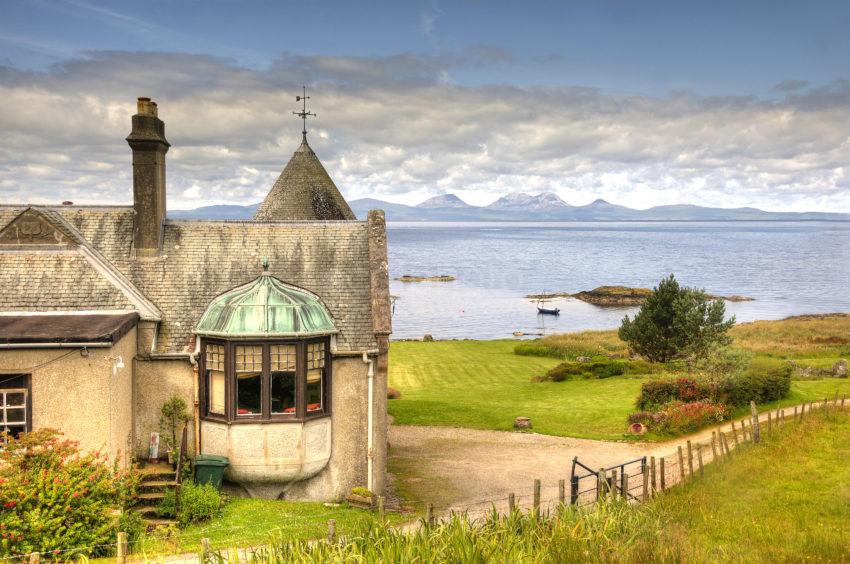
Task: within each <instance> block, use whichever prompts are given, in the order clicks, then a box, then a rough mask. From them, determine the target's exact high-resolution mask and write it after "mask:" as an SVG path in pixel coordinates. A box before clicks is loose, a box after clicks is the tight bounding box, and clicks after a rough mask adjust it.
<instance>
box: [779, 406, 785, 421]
mask: <svg viewBox="0 0 850 564" xmlns="http://www.w3.org/2000/svg"><path fill="white" fill-rule="evenodd" d="M779 415H780V416H781V417H782V422H783V423H785V410H784V409H780V410H779ZM777 423H778V421H777Z"/></svg>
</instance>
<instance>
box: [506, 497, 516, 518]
mask: <svg viewBox="0 0 850 564" xmlns="http://www.w3.org/2000/svg"><path fill="white" fill-rule="evenodd" d="M514 507H516V496H515V495H514V492H511V493H509V494H508V513H513V512H514Z"/></svg>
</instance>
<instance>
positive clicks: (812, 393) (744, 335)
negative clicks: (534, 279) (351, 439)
mask: <svg viewBox="0 0 850 564" xmlns="http://www.w3.org/2000/svg"><path fill="white" fill-rule="evenodd" d="M845 326H847V327H845ZM848 330H850V319H848V318H844V317H836V318H831V319H830V318H827V319H826V320H824V319H823V318H812V319H811V320H787V321H773V322H758V323H755V324H742V325H739V326H737V327H735V328H734V329H733V336H734V337H735V339H736V344H737V345H738V346H742V347H743V348H746V349H747V350H751V351H753V352H754V353H755V354H757V355H759V356H771V357H784V358H794V359H797V360H798V361H799V362H800V363H801V364H811V365H817V366H827V365H830V364H831V362H832V361H833V360H835V359H837V358H839V356H842V355H843V356H844V357H845V358H848V357H850V345H848V344H847V343H848V342H850V341H848V339H850V337H848ZM551 339H552V340H553V341H555V344H557V340H558V339H559V340H560V343H565V342H566V343H569V345H568V346H569V347H573V348H574V349H575V350H580V351H582V352H587V351H588V350H590V351H592V352H604V351H606V350H608V351H610V350H618V349H619V348H621V347H622V343H619V339H617V338H616V333H615V332H612V331H599V332H585V333H580V334H573V335H568V336H562V337H553V338H551ZM842 339H843V340H842ZM618 343H619V344H618ZM516 344H517V341H509V340H504V341H435V342H417V341H402V342H394V343H392V345H391V348H390V365H389V380H390V386H392V387H394V388H396V389H398V390H399V391H400V392H401V399H396V400H391V401H390V402H389V412H390V414H391V415H392V416H393V417H394V420H395V423H396V424H399V425H450V426H457V427H470V428H476V429H495V430H510V429H512V426H513V421H514V418H515V417H517V416H525V417H530V418H531V420H532V423H533V425H534V430H535V431H536V432H538V433H544V434H549V435H558V436H569V437H579V438H590V439H626V438H628V436H626V435H624V431H625V421H626V417H627V416H628V414H629V413H631V412H632V411H634V401H635V398H636V397H637V394H638V391H639V389H640V385H641V382H642V381H644V380H645V379H646V378H653V377H658V375H657V374H656V375H652V376H649V375H647V376H618V377H614V378H608V379H604V380H575V381H565V382H539V383H535V382H532V378H533V377H534V376H539V375H542V374H544V373H545V372H546V371H547V370H548V369H549V368H551V367H553V366H555V365H556V364H558V362H559V359H556V358H551V357H540V356H520V355H516V354H514V347H515V346H516ZM585 345H586V346H585ZM593 347H597V349H598V351H597V349H594V348H593ZM783 351H786V353H785V354H783ZM565 354H566V356H569V349H567V352H566V353H565ZM836 392H837V393H838V394H848V395H850V379H835V378H822V379H817V380H805V381H794V382H793V383H792V388H791V395H790V396H789V397H788V398H786V399H785V400H783V401H782V402H781V404H782V405H792V404H797V403H800V402H802V401H808V400H816V399H823V398H824V397H833V395H834V394H835V393H836ZM772 405H777V404H772Z"/></svg>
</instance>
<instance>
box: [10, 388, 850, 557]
mask: <svg viewBox="0 0 850 564" xmlns="http://www.w3.org/2000/svg"><path fill="white" fill-rule="evenodd" d="M845 401H846V396H843V397H841V398H840V399H839V398H838V396H837V394H836V396H835V398H834V399H832V400H828V399H826V398H825V399H824V400H823V401H822V402H821V401H818V402H814V401H810V402H807V403H803V404H801V405H797V406H793V407H786V408H780V409H775V410H771V411H767V412H765V413H762V414H759V413H758V412H757V411H756V409H755V405H752V415H751V416H749V417H746V418H744V419H742V420H740V421H731V422H730V423H729V424H728V427H727V424H724V425H721V426H720V427H718V428H717V429H716V430H714V431H712V432H711V436H710V438H709V439H708V440H705V441H692V440H686V441H685V443H683V444H682V445H679V446H678V447H677V448H676V450H675V451H674V452H673V453H672V454H667V455H665V456H660V457H656V456H645V457H642V458H638V459H635V460H631V461H628V462H624V463H620V464H616V465H614V466H609V467H608V468H602V469H600V470H598V471H595V472H594V471H593V470H591V469H590V468H588V467H587V466H586V465H584V464H582V463H581V462H580V461H578V459H577V458H576V459H574V460H573V463H574V464H573V470H572V476H571V480H570V486H571V488H570V490H569V493H568V490H567V487H566V485H567V481H566V480H559V481H558V483H557V484H555V483H546V484H543V483H542V482H541V481H540V480H534V481H533V482H532V487H531V490H532V493H531V494H524V495H516V494H515V493H509V494H506V495H500V496H495V497H489V498H486V499H478V500H474V501H467V502H463V503H449V504H444V505H435V504H433V503H430V502H427V501H405V502H404V503H403V504H402V505H403V507H404V508H406V509H408V510H409V509H415V508H420V511H421V512H422V513H424V515H423V516H422V518H421V519H420V520H419V522H418V524H420V525H429V526H432V525H434V524H435V523H436V522H437V521H438V513H443V514H444V515H445V514H448V515H451V514H466V515H468V516H471V517H472V518H476V516H485V515H487V514H490V513H492V512H494V511H495V512H497V513H499V514H504V513H506V512H510V511H514V510H522V509H528V510H530V511H532V512H534V513H535V514H537V515H541V516H543V515H546V514H551V512H552V511H553V510H557V509H558V508H559V507H564V506H567V505H573V506H576V507H588V506H591V505H594V504H595V503H597V502H599V501H602V500H607V499H612V498H616V497H618V496H619V497H622V498H625V499H626V500H628V501H629V502H631V503H640V502H643V501H646V500H648V499H650V498H651V497H653V496H655V495H657V494H658V493H659V492H663V491H664V490H667V489H670V488H671V487H674V486H676V485H678V484H681V483H683V482H685V481H687V480H689V479H692V478H693V477H695V476H697V475H699V474H702V473H703V471H704V467H705V466H706V465H708V464H710V463H712V462H722V461H723V460H725V459H726V458H728V457H730V456H732V453H733V452H735V450H736V449H738V448H740V447H742V446H744V445H746V444H751V443H757V442H759V441H760V438H761V437H762V436H765V435H770V434H771V433H772V432H773V431H774V429H777V428H778V427H779V426H781V425H783V424H786V423H788V422H799V421H802V420H803V419H804V418H805V417H806V416H807V414H810V413H812V411H813V410H814V409H816V408H817V409H824V410H827V409H829V408H830V407H833V408H836V409H842V410H843V409H844V407H845ZM576 463H577V464H576ZM579 465H580V466H579ZM631 467H637V468H638V469H637V470H631ZM576 468H582V469H583V472H582V471H580V472H579V473H578V474H576ZM626 468H630V470H629V471H624V470H625V469H626ZM576 478H578V479H576ZM573 484H579V487H578V488H574V486H573ZM543 488H546V489H547V490H553V489H555V488H557V490H558V495H557V496H550V497H547V498H545V499H544V498H543V497H542V495H541V493H542V491H543ZM378 500H379V501H378V505H377V507H376V510H377V513H378V519H379V520H380V521H381V522H385V521H386V515H385V511H386V509H385V508H384V498H383V497H378ZM328 526H329V533H328V537H329V538H330V537H333V536H334V529H335V522H334V521H333V520H331V521H329V524H328ZM249 528H251V527H249V526H248V525H237V526H226V527H224V526H221V527H207V528H205V529H204V530H203V531H197V532H195V533H189V534H184V533H179V534H177V535H175V534H174V532H173V531H168V532H160V533H159V534H157V532H156V531H154V533H153V534H146V535H144V536H143V537H142V538H139V539H136V540H133V541H130V540H128V539H127V538H126V534H125V533H119V539H118V540H117V541H116V542H113V543H103V544H95V545H90V546H79V547H74V548H68V549H62V550H48V551H43V552H31V553H27V554H12V555H9V556H4V557H0V561H20V562H23V561H28V562H30V563H31V564H36V563H38V562H39V561H40V559H41V558H42V557H45V558H50V559H59V558H63V557H64V559H66V560H67V559H69V558H72V557H74V556H77V555H80V556H83V555H88V554H91V553H92V552H93V551H95V550H97V549H110V550H109V551H108V552H111V553H114V554H115V555H116V559H117V562H118V563H119V564H123V563H124V562H126V560H127V559H128V558H129V554H130V552H131V548H133V547H136V548H140V547H142V546H144V545H149V544H151V543H155V542H158V541H175V542H176V543H178V544H179V545H185V544H187V541H196V542H197V543H198V550H197V552H189V553H185V554H184V555H183V556H184V557H186V558H190V557H192V558H198V559H199V560H200V561H201V562H203V561H204V560H205V559H206V557H208V556H209V555H211V554H213V552H215V551H213V549H212V548H211V546H210V542H209V537H210V535H211V533H214V532H215V531H216V530H221V529H227V531H228V532H231V533H237V534H236V535H234V536H232V537H231V538H229V539H228V540H225V541H218V544H223V545H229V544H231V543H237V542H239V541H240V540H241V537H240V536H239V535H238V532H239V531H244V530H245V529H249ZM273 532H274V530H273V529H272V530H270V531H269V533H273ZM256 548H258V547H243V548H239V549H235V550H237V551H238V552H240V553H242V554H243V555H244V554H246V553H247V552H250V551H252V550H255V549H256ZM227 550H229V549H219V550H218V552H226V551H227ZM104 552H106V551H104Z"/></svg>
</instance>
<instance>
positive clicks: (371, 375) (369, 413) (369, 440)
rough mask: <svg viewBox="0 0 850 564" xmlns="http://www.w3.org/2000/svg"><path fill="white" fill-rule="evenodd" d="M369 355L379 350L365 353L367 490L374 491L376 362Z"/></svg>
mask: <svg viewBox="0 0 850 564" xmlns="http://www.w3.org/2000/svg"><path fill="white" fill-rule="evenodd" d="M369 354H378V351H377V350H374V351H365V352H364V353H363V363H364V364H368V365H369V371H368V372H367V374H366V376H367V377H368V379H369V391H368V392H367V396H368V401H369V406H368V408H367V410H366V429H367V430H366V473H367V475H366V489H368V490H369V491H372V482H373V480H372V458H373V453H372V450H373V449H372V445H373V442H374V434H375V433H374V430H373V429H372V421H373V419H374V417H373V412H374V403H375V399H374V397H375V361H373V360H372V359H371V358H369Z"/></svg>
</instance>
